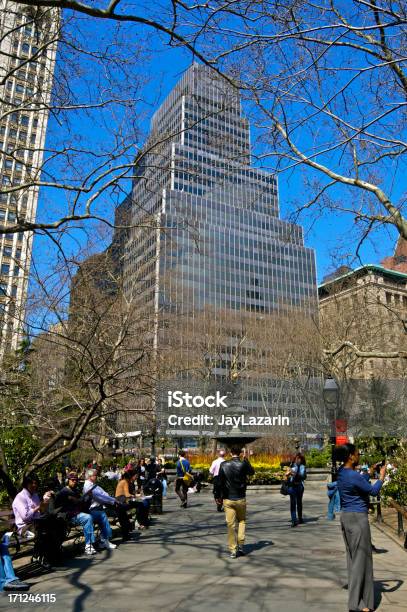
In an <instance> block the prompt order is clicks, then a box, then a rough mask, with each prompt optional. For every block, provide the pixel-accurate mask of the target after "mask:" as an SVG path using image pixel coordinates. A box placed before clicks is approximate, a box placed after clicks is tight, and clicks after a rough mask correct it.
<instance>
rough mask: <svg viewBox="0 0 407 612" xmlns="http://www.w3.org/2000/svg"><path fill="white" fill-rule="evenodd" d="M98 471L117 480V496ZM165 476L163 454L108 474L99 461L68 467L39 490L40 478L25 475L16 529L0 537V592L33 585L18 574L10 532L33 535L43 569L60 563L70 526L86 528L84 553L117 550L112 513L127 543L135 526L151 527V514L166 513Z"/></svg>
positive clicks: (16, 504) (23, 536)
mask: <svg viewBox="0 0 407 612" xmlns="http://www.w3.org/2000/svg"><path fill="white" fill-rule="evenodd" d="M100 476H105V477H106V478H108V479H109V480H111V481H114V482H115V493H114V496H113V495H110V494H109V493H108V492H107V491H105V490H104V489H103V488H102V486H100V484H99V482H98V478H99V477H100ZM167 480H168V478H167V473H166V470H165V468H164V464H163V461H162V459H161V458H158V459H156V458H155V457H150V458H148V459H140V460H139V461H138V462H135V463H129V464H128V465H126V466H125V468H123V469H121V470H120V469H118V468H117V467H116V466H111V467H110V468H109V469H108V470H107V471H106V472H104V473H102V471H101V468H100V466H98V464H97V461H96V460H94V461H92V462H91V463H90V464H88V466H87V467H86V468H84V469H83V470H82V471H81V472H79V471H78V470H75V469H73V468H72V467H66V468H65V472H64V473H58V474H56V475H55V477H54V478H53V479H52V481H50V482H49V483H46V484H45V489H46V490H45V492H43V493H42V494H41V495H40V493H39V491H40V489H41V487H40V482H39V479H38V478H37V477H36V476H35V475H29V476H26V477H25V478H24V480H23V483H22V488H21V491H20V492H19V493H18V494H17V495H16V497H15V498H14V500H13V503H12V511H13V515H14V533H13V532H10V531H5V533H3V534H2V537H1V539H0V591H1V590H5V591H8V592H20V591H25V590H27V589H28V588H29V585H28V584H27V583H25V582H23V581H21V580H19V579H18V578H17V577H16V575H15V573H14V569H13V564H12V561H11V557H10V553H9V545H10V537H11V536H12V535H17V537H18V539H19V541H20V542H25V541H29V540H33V544H34V549H33V559H34V560H35V561H37V562H38V563H39V564H40V565H41V566H42V567H43V568H44V569H45V570H49V569H51V567H52V565H53V564H55V563H58V562H59V560H60V558H61V553H62V545H63V542H64V540H65V539H66V538H67V536H68V534H69V532H70V530H71V529H72V527H78V528H79V529H80V530H82V532H83V537H84V541H85V547H84V554H85V555H87V556H93V555H95V554H97V551H98V550H101V549H108V550H111V551H113V550H115V549H116V548H117V545H116V544H114V543H113V542H112V541H111V539H112V528H111V524H110V520H109V518H110V519H113V520H115V521H117V522H118V523H119V525H120V530H121V537H122V541H123V542H126V541H128V540H130V539H132V537H133V535H134V533H135V531H136V530H144V529H148V528H149V526H150V521H151V514H152V513H153V512H154V511H156V512H157V513H161V512H162V498H163V497H164V498H165V497H166V493H167ZM43 489H44V487H43ZM97 528H98V529H99V537H98V538H96V536H97V533H96V529H97ZM3 531H4V530H3ZM96 539H97V549H96V548H95V542H96Z"/></svg>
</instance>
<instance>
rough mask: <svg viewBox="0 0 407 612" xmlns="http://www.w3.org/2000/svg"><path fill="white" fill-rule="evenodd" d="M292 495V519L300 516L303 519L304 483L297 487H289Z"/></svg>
mask: <svg viewBox="0 0 407 612" xmlns="http://www.w3.org/2000/svg"><path fill="white" fill-rule="evenodd" d="M288 492H289V495H290V512H291V520H292V521H296V520H297V513H298V518H299V520H300V521H301V520H302V496H303V495H304V487H303V486H302V485H300V486H297V487H290V488H289V489H288Z"/></svg>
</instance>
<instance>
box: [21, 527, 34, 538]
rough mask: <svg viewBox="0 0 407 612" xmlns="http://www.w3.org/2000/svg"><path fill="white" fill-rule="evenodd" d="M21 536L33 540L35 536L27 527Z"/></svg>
mask: <svg viewBox="0 0 407 612" xmlns="http://www.w3.org/2000/svg"><path fill="white" fill-rule="evenodd" d="M23 538H24V539H25V540H33V539H34V538H35V533H33V532H32V531H28V529H27V531H25V532H24V535H23Z"/></svg>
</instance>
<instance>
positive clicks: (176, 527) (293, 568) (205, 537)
mask: <svg viewBox="0 0 407 612" xmlns="http://www.w3.org/2000/svg"><path fill="white" fill-rule="evenodd" d="M170 495H171V498H170V499H169V500H167V502H166V505H165V513H164V514H163V515H162V516H160V517H158V518H157V520H156V521H155V524H154V526H152V527H151V528H150V530H149V531H148V532H143V534H142V535H141V536H140V537H139V539H138V541H135V542H131V543H127V544H123V545H121V546H119V547H118V548H117V550H115V551H112V552H111V553H109V552H106V551H104V552H102V553H99V554H98V555H97V557H96V558H92V559H88V558H84V557H78V558H74V559H70V560H68V562H67V565H66V567H64V568H63V569H62V568H61V569H58V570H57V571H55V572H53V573H51V574H46V575H41V576H39V577H37V578H35V580H32V581H31V580H30V582H32V584H33V586H32V588H31V590H30V593H32V594H34V595H35V594H45V593H52V594H55V595H56V603H54V604H46V603H40V604H35V603H25V604H23V603H21V604H19V603H13V604H10V603H9V601H8V598H6V597H4V596H3V597H0V609H8V610H13V609H25V610H28V609H32V608H36V609H38V610H54V611H55V610H57V611H60V610H61V611H64V612H69V611H75V612H79V611H82V610H100V611H101V612H104V611H109V612H115V611H116V610H117V611H122V610H123V611H124V610H126V612H128V611H129V610H136V611H137V612H153V611H154V612H157V611H160V609H161V610H162V611H163V612H164V611H165V612H167V611H168V612H170V611H172V610H174V611H175V610H177V611H178V612H194V611H197V612H239V611H243V610H244V611H245V612H260V611H261V612H268V611H273V612H311V610H312V611H314V612H322V611H328V612H329V611H330V612H346V610H347V591H346V590H344V589H343V588H342V587H343V586H344V585H345V584H346V561H345V554H344V546H343V542H342V536H341V533H340V527H339V521H338V520H336V521H333V522H329V521H327V520H326V519H325V516H324V515H325V510H326V500H327V498H326V495H325V491H324V488H323V486H321V487H317V486H315V485H314V486H312V487H311V486H310V487H309V488H308V490H306V493H305V497H304V514H305V519H306V523H305V524H304V525H300V526H298V527H297V528H295V529H292V528H291V527H290V523H289V508H288V505H289V504H288V500H287V499H286V498H283V497H282V496H281V495H280V494H279V493H278V492H275V491H272V492H270V491H268V492H265V493H261V494H259V493H258V492H250V493H249V497H248V506H249V516H248V529H247V540H246V542H247V549H248V553H249V554H248V556H247V557H244V558H238V559H229V558H228V556H227V551H226V547H225V544H226V526H225V524H224V514H223V513H222V514H221V513H218V512H216V511H215V508H214V503H213V499H212V497H211V495H210V494H208V493H202V494H200V495H193V496H191V500H190V502H191V503H190V507H189V508H188V509H187V510H181V509H179V507H178V501H177V500H176V499H175V497H174V495H173V494H172V492H171V494H170ZM372 533H373V541H374V543H375V545H376V547H377V548H378V549H379V550H380V551H381V552H380V554H377V555H374V564H375V581H376V586H377V595H378V609H379V610H380V611H381V612H390V610H391V611H392V612H399V611H400V612H401V611H403V610H404V611H407V570H406V567H407V554H406V553H405V552H404V551H403V549H401V548H400V547H398V546H397V544H396V543H395V542H393V541H392V540H391V539H390V538H388V537H387V536H386V535H384V534H383V533H381V532H379V531H378V530H376V529H374V528H373V532H372Z"/></svg>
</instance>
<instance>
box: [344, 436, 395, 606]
mask: <svg viewBox="0 0 407 612" xmlns="http://www.w3.org/2000/svg"><path fill="white" fill-rule="evenodd" d="M335 452H336V457H337V460H339V461H340V462H341V463H342V466H341V467H340V468H339V471H338V478H337V486H338V490H339V495H340V500H341V528H342V535H343V539H344V542H345V547H346V555H347V565H348V594H349V595H348V599H349V610H361V611H362V612H370V611H371V610H374V588H373V586H374V585H373V558H372V540H371V535H370V525H369V519H368V511H369V500H370V496H371V495H372V496H376V495H377V494H378V493H379V491H380V489H381V488H382V485H383V481H384V478H385V475H386V467H385V466H384V465H383V466H382V467H381V468H380V474H379V480H377V481H376V482H375V484H374V485H371V484H370V483H369V482H368V481H367V480H366V479H365V478H364V477H363V475H362V474H360V473H359V472H358V471H356V466H357V465H358V464H359V457H360V455H359V451H358V449H357V448H356V447H355V446H354V445H353V444H350V443H349V444H345V445H343V446H340V447H338V448H337V449H336V451H335Z"/></svg>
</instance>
